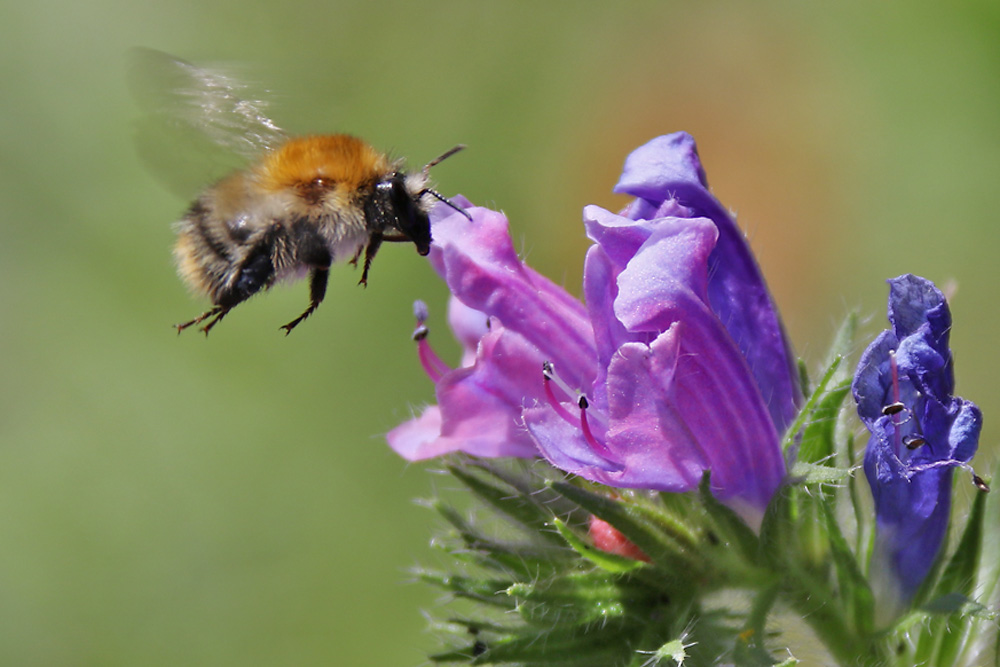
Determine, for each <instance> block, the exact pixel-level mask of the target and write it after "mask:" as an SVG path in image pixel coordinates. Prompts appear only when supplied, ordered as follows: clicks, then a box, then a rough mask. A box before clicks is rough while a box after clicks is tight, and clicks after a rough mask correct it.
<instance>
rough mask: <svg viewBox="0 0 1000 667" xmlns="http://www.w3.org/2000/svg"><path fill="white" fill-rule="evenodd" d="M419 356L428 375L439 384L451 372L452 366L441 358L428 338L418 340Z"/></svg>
mask: <svg viewBox="0 0 1000 667" xmlns="http://www.w3.org/2000/svg"><path fill="white" fill-rule="evenodd" d="M417 356H418V357H420V365H421V366H423V367H424V372H426V373H427V377H429V378H430V379H431V382H433V383H434V384H437V383H438V382H439V381H440V380H441V378H442V377H443V376H444V375H445V374H446V373H449V372H451V367H450V366H449V365H448V364H446V363H444V362H443V361H442V360H441V357H439V356H438V355H437V352H435V351H434V348H433V347H431V344H430V343H428V342H427V339H426V338H421V339H420V340H418V341H417Z"/></svg>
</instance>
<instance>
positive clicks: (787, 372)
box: [615, 132, 802, 432]
mask: <svg viewBox="0 0 1000 667" xmlns="http://www.w3.org/2000/svg"><path fill="white" fill-rule="evenodd" d="M615 192H620V193H624V194H630V195H633V196H635V197H639V198H640V199H641V200H643V201H644V202H645V205H643V204H639V203H634V204H633V205H631V206H629V207H628V208H627V209H626V211H625V214H626V215H628V216H629V217H636V216H646V215H649V211H651V210H656V211H659V210H660V209H661V207H663V206H671V207H673V210H675V211H676V210H684V209H686V210H688V211H689V215H690V217H705V218H709V219H711V220H712V221H713V222H714V223H715V225H716V227H718V230H719V240H718V243H716V246H715V249H714V251H713V252H712V257H711V259H710V261H709V267H708V275H709V285H708V297H709V303H710V304H711V306H712V310H713V311H714V312H715V313H716V314H717V315H718V316H719V319H720V320H721V321H722V322H723V323H724V324H725V326H726V329H727V330H728V331H729V334H730V336H732V338H733V340H734V341H736V344H737V345H738V346H739V348H740V350H741V351H742V352H743V356H744V357H745V358H746V360H747V363H748V364H749V366H750V369H751V371H752V372H753V374H754V377H755V378H756V379H757V384H758V385H759V386H760V390H761V394H762V395H763V396H764V397H765V399H766V401H767V404H768V409H769V411H770V413H771V417H772V419H773V420H774V423H775V427H776V428H777V430H778V431H779V432H781V431H783V430H784V429H785V428H786V427H787V426H788V425H789V424H790V423H791V422H792V420H793V419H794V418H795V415H796V413H797V411H798V406H799V405H800V404H801V402H802V396H801V391H800V389H799V385H798V373H797V372H796V368H795V359H794V355H793V354H792V351H791V346H790V345H789V343H788V340H787V336H786V335H785V332H784V329H783V327H782V324H781V320H780V318H779V316H778V312H777V309H776V308H775V306H774V303H773V300H772V299H771V295H770V294H769V293H768V290H767V286H766V285H765V284H764V279H763V276H762V275H761V273H760V269H759V268H758V266H757V263H756V261H754V258H753V254H752V253H751V252H750V247H749V246H748V245H747V242H746V239H745V238H744V236H743V232H742V231H741V230H740V228H739V227H738V226H737V225H736V222H735V220H733V218H732V217H731V216H730V215H729V213H728V212H727V211H726V210H725V209H724V208H723V207H722V205H721V204H719V202H718V200H716V199H715V197H713V196H712V194H711V193H710V192H709V191H708V185H707V182H706V179H705V171H704V169H702V166H701V160H700V159H699V157H698V150H697V148H696V146H695V142H694V139H693V138H691V136H690V135H688V134H687V133H684V132H677V133H675V134H670V135H666V136H663V137H658V138H656V139H653V140H652V141H650V142H649V143H647V144H646V145H644V146H642V147H640V148H638V149H636V150H635V151H633V152H632V154H631V155H629V156H628V158H627V159H626V161H625V169H624V172H623V173H622V177H621V180H619V182H618V185H617V186H616V187H615ZM674 214H675V215H677V213H674Z"/></svg>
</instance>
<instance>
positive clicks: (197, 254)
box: [132, 49, 471, 335]
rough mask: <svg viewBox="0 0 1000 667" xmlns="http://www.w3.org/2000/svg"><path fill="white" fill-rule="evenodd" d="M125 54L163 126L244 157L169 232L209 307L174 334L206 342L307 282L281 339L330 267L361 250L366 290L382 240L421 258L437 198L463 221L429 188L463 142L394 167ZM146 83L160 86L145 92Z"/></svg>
mask: <svg viewBox="0 0 1000 667" xmlns="http://www.w3.org/2000/svg"><path fill="white" fill-rule="evenodd" d="M132 57H133V69H132V85H133V89H134V90H135V92H136V96H137V98H138V100H139V101H140V103H141V104H145V105H146V106H147V107H148V112H149V114H151V115H156V116H159V117H160V124H161V125H165V126H173V127H175V128H176V127H182V128H183V129H185V130H186V131H193V133H194V134H197V135H200V137H201V138H202V139H203V140H205V141H207V142H208V143H210V144H215V145H216V146H218V147H221V148H223V149H225V150H227V151H229V152H232V153H234V154H236V155H237V156H239V157H241V158H242V159H244V160H249V161H250V162H251V164H250V166H248V167H245V168H242V169H237V170H236V171H233V172H232V173H230V174H229V175H228V176H225V177H224V178H222V179H221V180H219V181H217V182H215V184H214V185H211V186H209V187H208V188H206V189H205V190H203V191H202V193H201V195H200V196H199V197H198V198H197V199H196V200H195V201H194V203H193V204H191V207H190V208H189V209H188V210H187V213H185V215H184V217H183V219H181V221H180V222H178V223H177V225H176V230H177V244H176V246H175V247H174V256H175V258H176V260H177V266H178V272H179V273H180V276H181V277H182V278H183V279H184V280H185V282H187V284H188V285H189V286H190V287H191V289H192V290H193V291H195V292H199V293H203V294H205V295H206V296H208V297H209V298H210V299H211V300H212V304H213V307H212V308H211V309H209V310H207V311H206V312H204V313H202V314H201V315H199V316H198V317H196V318H194V319H192V320H189V321H187V322H183V323H181V324H177V325H175V326H176V328H177V331H178V333H179V332H181V331H183V330H185V329H187V328H189V327H191V326H194V325H198V324H201V325H202V326H201V327H200V329H201V330H202V331H204V332H205V334H206V335H207V334H208V332H209V331H211V329H212V327H214V326H215V325H216V324H218V323H219V322H220V321H221V320H222V318H223V317H225V316H226V314H227V313H229V311H230V310H232V309H233V308H235V307H236V306H237V305H239V304H240V303H242V302H243V301H245V300H247V299H248V298H250V297H251V296H253V295H254V294H256V293H257V292H261V291H265V290H267V289H269V288H270V287H271V286H273V285H274V284H275V283H277V282H279V281H281V280H294V279H299V278H303V277H305V276H306V275H308V276H309V307H308V308H306V310H305V311H304V312H303V313H302V314H301V315H299V316H298V317H296V318H295V319H294V320H292V321H291V322H289V323H288V324H285V325H284V326H283V327H281V328H282V329H284V330H285V333H286V335H287V334H288V333H289V332H291V330H292V329H294V328H295V327H296V326H297V325H298V324H299V323H301V322H302V321H303V320H304V319H306V318H307V317H309V316H310V315H311V314H312V313H313V311H315V310H316V308H317V307H318V306H319V304H320V303H321V302H322V301H323V297H324V296H325V294H326V286H327V280H328V278H329V270H330V266H331V264H333V263H335V262H340V261H346V260H349V261H351V263H353V264H355V265H357V263H358V262H359V260H360V259H361V257H362V253H363V255H364V259H363V260H362V271H361V280H360V283H359V284H361V285H366V284H367V282H368V273H369V270H370V268H371V264H372V260H374V259H375V255H376V254H377V253H378V250H379V248H380V247H381V245H382V243H383V242H385V241H396V242H411V243H413V244H414V245H415V246H416V249H417V252H418V253H419V254H421V255H426V254H427V253H429V252H430V244H431V229H430V220H429V218H428V213H429V211H430V209H431V207H432V206H433V204H434V203H435V202H436V201H441V202H444V203H445V204H448V205H449V206H451V207H452V208H455V209H456V210H458V211H460V212H461V213H463V214H464V215H466V217H468V213H466V212H465V211H464V210H462V209H461V208H460V207H458V206H456V205H455V204H452V203H451V202H450V201H448V199H446V198H445V197H443V196H442V195H440V194H439V193H437V192H436V191H434V190H432V189H431V188H430V187H429V184H428V182H429V171H430V168H431V167H433V166H434V165H436V164H438V163H439V162H441V161H442V160H444V159H445V158H447V157H450V156H451V155H453V154H455V153H456V152H458V151H459V150H461V149H462V148H464V146H461V145H460V146H456V147H455V148H453V149H451V150H450V151H448V152H446V153H445V154H444V155H442V156H440V157H438V158H436V159H434V160H432V161H431V162H430V163H428V164H427V165H426V166H425V167H424V168H423V169H422V170H421V171H417V172H407V171H404V170H403V164H402V161H401V160H393V159H390V158H389V157H388V156H387V155H386V154H385V153H382V152H380V151H378V150H376V149H375V148H373V147H372V146H370V145H369V144H368V143H366V142H364V141H362V140H361V139H358V138H356V137H353V136H349V135H346V134H332V135H315V136H304V137H297V138H290V137H288V136H287V135H286V134H285V133H284V132H283V131H282V130H281V129H280V128H279V127H278V126H277V125H275V124H274V123H273V122H272V121H271V120H270V119H269V118H268V117H267V115H266V114H265V112H264V109H265V107H264V103H263V102H260V101H258V100H253V99H244V98H243V96H242V93H243V91H244V90H246V87H245V86H244V84H242V83H241V82H239V81H238V80H237V79H234V78H232V77H230V76H229V75H227V74H225V73H223V72H221V71H215V70H212V69H208V68H200V67H196V66H194V65H192V64H190V63H187V62H185V61H183V60H179V59H177V58H174V57H172V56H169V55H167V54H165V53H161V52H158V51H152V50H148V49H136V50H135V51H134V53H133V56H132ZM149 80H153V84H154V85H155V84H156V83H157V82H160V83H166V84H167V85H166V89H165V90H164V89H159V90H153V91H152V92H150V89H148V86H149V85H150V84H149ZM144 87H146V88H147V89H146V90H145V91H144V90H143V89H144ZM140 148H141V147H140ZM470 219H471V218H470ZM206 320H207V321H206ZM203 322H204V324H202V323H203Z"/></svg>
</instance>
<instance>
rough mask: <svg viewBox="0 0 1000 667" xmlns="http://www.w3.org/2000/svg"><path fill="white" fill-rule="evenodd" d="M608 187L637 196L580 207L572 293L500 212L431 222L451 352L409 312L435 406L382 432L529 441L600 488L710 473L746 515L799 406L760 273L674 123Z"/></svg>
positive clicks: (422, 438) (437, 445)
mask: <svg viewBox="0 0 1000 667" xmlns="http://www.w3.org/2000/svg"><path fill="white" fill-rule="evenodd" d="M616 191H618V192H624V193H628V194H632V195H634V196H636V197H637V198H636V199H635V200H634V201H633V203H632V204H631V205H629V207H628V208H627V209H626V210H625V211H624V212H623V213H622V214H620V215H616V214H614V213H610V212H608V211H605V210H603V209H601V208H598V207H596V206H589V207H587V208H586V209H585V210H584V224H585V227H586V231H587V235H588V236H589V237H590V238H591V239H592V240H593V241H594V245H593V246H591V248H590V250H589V251H588V253H587V258H586V264H585V269H584V295H585V297H586V305H584V304H582V303H580V302H579V301H578V300H576V299H575V298H573V297H571V296H570V295H569V294H568V293H567V292H566V291H565V290H564V289H562V288H561V287H558V286H557V285H555V284H553V283H552V282H550V281H549V280H547V279H546V278H544V277H542V276H540V275H539V274H537V273H535V272H534V271H532V270H531V269H530V268H528V267H527V266H525V265H524V263H522V262H521V261H520V260H519V259H518V257H517V255H516V253H515V252H514V249H513V245H512V243H511V241H510V237H509V235H508V233H507V223H506V220H505V219H504V218H503V216H502V215H500V214H499V213H495V212H493V211H489V210H486V209H481V208H470V212H471V214H472V216H473V220H474V221H473V222H471V223H470V222H469V221H468V220H467V219H466V218H464V217H462V216H461V215H459V214H457V213H451V214H448V215H446V216H445V217H442V218H439V219H436V220H435V222H434V239H435V243H434V245H433V247H432V251H431V255H430V258H431V261H432V263H433V265H434V267H435V268H436V269H437V271H438V272H439V273H440V274H441V276H442V277H443V278H444V279H445V281H446V282H447V284H448V287H449V289H450V290H451V292H452V295H453V298H452V302H451V308H450V321H451V325H452V327H453V329H454V330H455V333H456V336H457V337H458V339H459V340H460V341H461V342H462V344H463V347H464V350H465V359H464V360H463V364H462V367H460V368H458V369H454V370H453V369H451V368H449V367H448V366H447V365H445V364H444V363H443V362H441V361H440V359H438V358H437V357H436V355H434V354H433V351H432V350H430V348H429V346H428V345H427V343H426V341H425V340H423V335H422V333H423V329H422V326H423V325H422V321H421V322H420V325H419V328H418V331H419V332H420V333H421V335H419V336H416V337H417V338H419V339H420V343H419V344H420V350H421V352H420V354H421V359H422V361H423V363H424V367H425V368H426V369H427V370H428V373H429V375H430V376H431V378H432V379H433V380H434V382H435V384H436V389H437V398H438V406H434V407H430V408H428V409H427V410H426V411H425V412H424V413H423V414H422V415H421V416H420V417H418V418H416V419H414V420H412V421H410V422H407V423H405V424H403V425H401V426H399V427H398V428H396V429H395V430H393V431H392V432H391V433H390V434H389V436H388V439H389V442H390V444H391V445H392V446H393V447H394V448H395V449H396V451H397V452H399V453H400V454H402V455H403V456H404V457H406V458H408V459H411V460H413V459H422V458H427V457H431V456H437V455H440V454H443V453H446V452H450V451H457V450H460V451H464V452H467V453H470V454H475V455H479V456H525V457H527V456H537V455H539V454H540V455H542V456H544V457H546V458H547V459H548V460H549V461H550V462H551V463H552V464H553V465H555V466H556V467H558V468H561V469H563V470H566V471H568V472H571V473H574V474H577V475H581V476H583V477H585V478H587V479H590V480H594V481H597V482H601V483H604V484H608V485H611V486H615V487H633V488H646V489H658V490H665V491H685V490H689V489H691V488H693V487H695V486H697V484H698V482H699V480H700V478H701V475H702V473H703V471H705V470H711V471H712V478H711V479H712V485H713V489H714V490H715V492H716V494H717V495H718V496H719V497H720V498H722V499H726V500H727V501H729V502H730V503H731V504H733V505H736V506H745V507H747V508H753V510H754V511H755V512H759V511H760V510H761V509H763V507H764V506H765V505H766V504H767V502H768V500H769V499H770V497H771V495H772V494H773V492H774V490H775V489H776V488H777V486H778V485H779V484H780V483H781V481H782V479H783V477H784V474H785V464H784V461H783V459H782V453H781V448H780V445H779V434H780V432H781V431H782V430H783V429H784V428H785V427H786V426H787V425H788V424H789V423H790V422H791V420H792V419H793V418H794V415H795V412H796V410H797V407H798V405H799V403H800V402H801V397H800V392H799V387H798V384H797V375H796V373H795V371H794V365H793V361H792V354H791V351H790V349H789V346H788V344H787V341H786V338H785V335H784V332H783V330H782V326H781V322H780V319H779V318H778V314H777V312H776V310H775V308H774V305H773V302H772V300H771V298H770V295H769V294H768V292H767V288H766V287H765V285H764V282H763V279H762V277H761V275H760V271H759V269H758V267H757V265H756V263H755V262H754V259H753V256H752V254H751V253H750V250H749V248H748V247H747V245H746V242H745V240H744V237H743V234H742V232H741V231H740V229H739V228H738V227H737V226H736V223H735V221H734V220H733V219H732V218H731V217H730V216H729V214H728V213H727V212H726V211H725V210H724V209H723V208H722V206H721V205H720V204H719V202H718V201H717V200H716V199H715V198H714V197H712V195H711V194H710V193H709V191H708V189H707V185H706V182H705V178H704V172H703V171H702V168H701V163H700V161H699V159H698V154H697V151H696V149H695V145H694V140H693V139H692V138H691V137H690V136H689V135H687V134H684V133H677V134H673V135H669V136H665V137H660V138H658V139H655V140H653V141H651V142H650V143H648V144H646V145H645V146H643V147H641V148H639V149H638V150H636V151H635V152H634V153H632V155H630V156H629V158H628V160H627V161H626V163H625V171H624V174H623V175H622V178H621V181H620V182H619V184H618V186H617V187H616ZM438 212H439V213H440V212H445V213H448V212H447V211H444V209H441V208H439V209H438ZM422 315H423V314H422V313H420V314H419V315H418V320H422V318H421V316H422ZM543 364H544V372H543Z"/></svg>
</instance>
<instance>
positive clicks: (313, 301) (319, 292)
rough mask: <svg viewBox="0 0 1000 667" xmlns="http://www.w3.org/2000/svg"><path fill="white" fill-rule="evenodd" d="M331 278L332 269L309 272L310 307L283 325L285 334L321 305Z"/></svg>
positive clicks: (290, 331)
mask: <svg viewBox="0 0 1000 667" xmlns="http://www.w3.org/2000/svg"><path fill="white" fill-rule="evenodd" d="M329 278H330V270H329V269H328V268H325V269H313V270H312V272H311V273H310V274H309V307H308V308H306V311H305V312H304V313H302V314H301V315H299V316H298V317H296V318H295V319H294V320H292V321H291V322H289V323H288V324H286V325H284V326H283V327H281V328H282V329H284V330H285V335H286V336H287V335H288V334H290V333H292V329H294V328H295V327H296V326H298V324H299V323H300V322H301V321H302V320H304V319H306V318H307V317H309V316H310V315H312V314H313V311H314V310H316V308H318V307H319V304H320V303H321V302H322V301H323V297H325V296H326V283H327V281H328V280H329Z"/></svg>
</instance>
